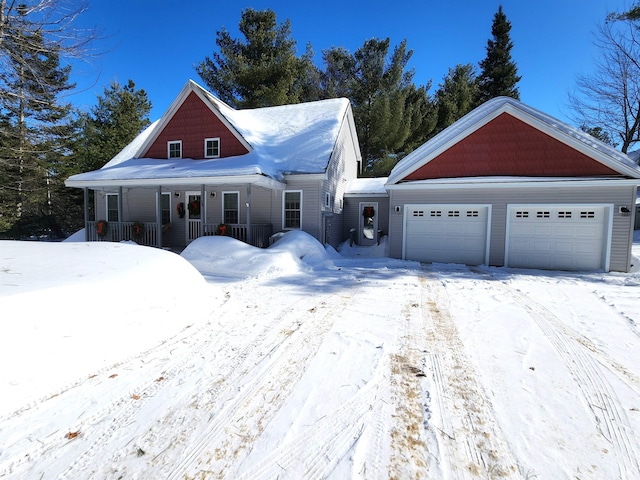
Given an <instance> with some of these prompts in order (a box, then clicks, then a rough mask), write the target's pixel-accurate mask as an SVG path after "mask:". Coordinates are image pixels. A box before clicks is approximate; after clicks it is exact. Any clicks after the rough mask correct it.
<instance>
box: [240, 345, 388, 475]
mask: <svg viewBox="0 0 640 480" xmlns="http://www.w3.org/2000/svg"><path fill="white" fill-rule="evenodd" d="M388 369H389V361H388V357H387V356H383V358H382V359H381V361H380V362H379V363H378V365H377V368H376V372H375V374H374V376H373V377H372V378H371V379H370V380H369V382H367V384H366V385H365V386H364V387H362V388H361V389H360V390H359V391H358V392H357V393H356V394H355V395H354V396H353V397H352V398H351V399H350V400H349V401H348V402H346V403H344V404H343V405H342V406H340V408H338V409H336V410H335V411H333V412H331V413H329V414H327V415H325V416H324V417H323V418H322V419H320V420H319V421H318V422H317V423H316V424H314V425H312V426H310V427H308V428H306V429H305V430H303V431H302V432H301V433H300V434H298V435H296V436H295V437H293V438H291V439H290V440H289V441H287V442H286V443H284V444H282V445H280V446H279V447H278V448H277V449H275V450H274V451H273V452H271V453H270V454H269V455H268V456H267V457H265V458H264V459H263V460H262V461H261V462H260V463H259V464H258V465H255V466H254V467H253V468H251V469H249V470H247V471H244V472H241V474H239V475H238V476H237V477H236V478H237V479H238V480H262V479H267V478H277V477H278V476H280V475H285V476H287V477H288V478H304V479H307V480H315V479H318V480H320V479H324V478H327V477H328V476H329V475H330V474H331V472H332V471H333V469H335V467H336V465H337V464H338V463H339V461H340V460H341V459H342V458H343V457H344V456H345V455H346V454H347V453H348V452H349V451H350V450H351V449H352V448H353V446H354V445H355V443H356V442H357V441H358V439H359V438H360V436H361V435H362V432H363V431H364V430H365V428H369V426H370V425H371V423H375V422H376V420H377V419H376V410H377V409H378V406H379V405H380V404H381V403H382V402H383V401H384V399H385V398H386V397H387V395H388V385H387V384H386V383H385V378H384V377H385V373H384V372H386V371H388ZM374 428H376V427H375V426H374ZM310 445H314V447H313V451H311V452H310V451H309V446H310ZM375 467H376V465H375V464H374V465H372V468H371V471H373V472H378V471H379V470H377V469H376V468H375ZM367 478H370V476H368V477H367Z"/></svg>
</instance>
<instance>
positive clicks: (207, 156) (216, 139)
mask: <svg viewBox="0 0 640 480" xmlns="http://www.w3.org/2000/svg"><path fill="white" fill-rule="evenodd" d="M208 142H218V154H217V155H207V143H208ZM204 158H220V137H216V138H205V139H204Z"/></svg>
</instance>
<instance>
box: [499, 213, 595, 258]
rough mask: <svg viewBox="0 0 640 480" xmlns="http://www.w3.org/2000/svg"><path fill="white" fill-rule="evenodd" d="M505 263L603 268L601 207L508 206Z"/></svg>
mask: <svg viewBox="0 0 640 480" xmlns="http://www.w3.org/2000/svg"><path fill="white" fill-rule="evenodd" d="M508 221H509V226H508V232H509V233H508V238H507V248H508V252H507V258H506V263H507V265H509V266H511V267H521V268H543V269H562V270H598V269H603V268H604V261H605V260H604V259H605V248H606V238H607V209H606V207H604V206H571V205H566V206H546V205H531V206H518V207H510V210H509V214H508Z"/></svg>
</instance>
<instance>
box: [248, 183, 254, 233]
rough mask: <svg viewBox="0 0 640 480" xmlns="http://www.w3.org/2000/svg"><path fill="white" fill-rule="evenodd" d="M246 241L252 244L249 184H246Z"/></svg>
mask: <svg viewBox="0 0 640 480" xmlns="http://www.w3.org/2000/svg"><path fill="white" fill-rule="evenodd" d="M247 243H248V244H249V245H253V242H252V237H251V184H250V183H249V184H247Z"/></svg>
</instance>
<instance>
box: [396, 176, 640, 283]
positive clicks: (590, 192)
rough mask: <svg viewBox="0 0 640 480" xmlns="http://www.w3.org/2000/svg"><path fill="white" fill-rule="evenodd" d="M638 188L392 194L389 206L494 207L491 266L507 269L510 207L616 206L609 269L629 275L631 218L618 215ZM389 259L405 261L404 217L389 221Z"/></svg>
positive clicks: (415, 191) (433, 191)
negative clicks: (448, 205)
mask: <svg viewBox="0 0 640 480" xmlns="http://www.w3.org/2000/svg"><path fill="white" fill-rule="evenodd" d="M634 193H635V188H634V187H629V186H612V187H593V186H587V187H580V186H576V187H571V188H567V187H566V186H565V187H544V188H541V187H536V188H531V187H524V186H523V187H518V188H486V189H485V188H473V189H460V188H456V189H435V190H428V191H420V190H399V189H398V190H392V191H391V192H390V205H391V208H392V209H393V208H394V207H395V206H400V207H401V211H402V212H404V205H405V204H415V203H419V204H422V203H424V204H428V203H444V204H488V205H491V206H492V212H491V237H490V242H491V244H490V254H489V263H490V265H495V266H502V265H504V254H505V237H506V221H507V205H509V204H527V203H535V204H545V203H546V204H614V212H613V226H612V242H611V250H610V253H611V257H610V269H611V270H615V271H627V270H628V268H629V262H630V249H631V241H632V239H631V235H630V233H629V232H630V229H631V219H632V217H631V216H624V215H623V214H620V213H618V209H619V207H620V206H623V205H624V206H629V205H633V204H634V202H635V199H634ZM389 218H390V231H391V232H392V235H391V236H390V255H391V256H393V257H397V258H401V257H402V237H403V214H402V213H401V214H395V213H394V214H392V215H391V216H390V217H389Z"/></svg>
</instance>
